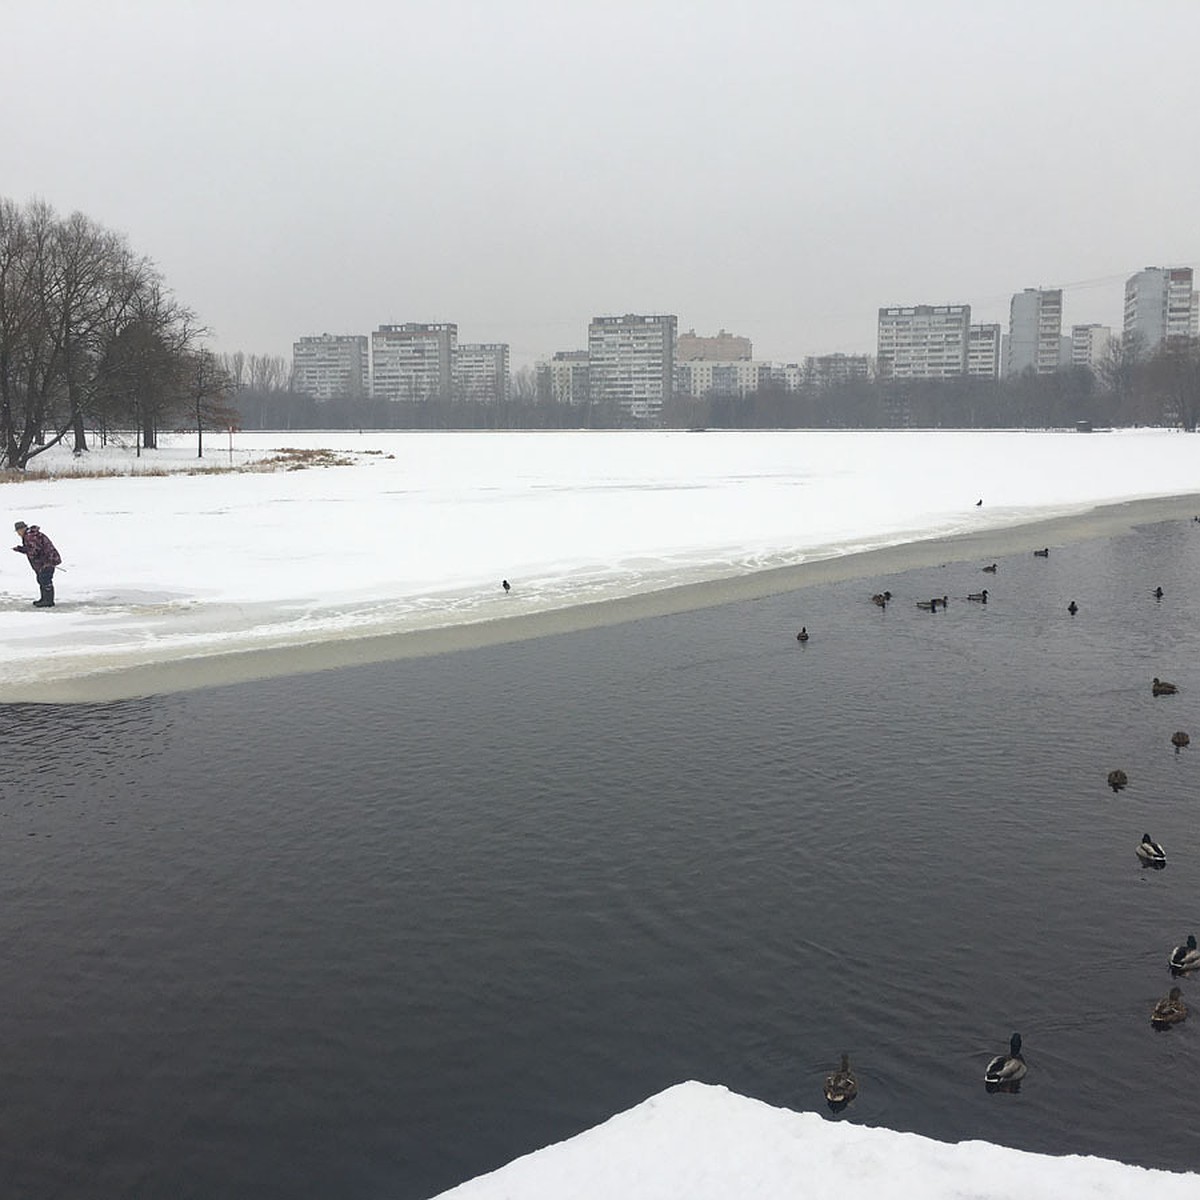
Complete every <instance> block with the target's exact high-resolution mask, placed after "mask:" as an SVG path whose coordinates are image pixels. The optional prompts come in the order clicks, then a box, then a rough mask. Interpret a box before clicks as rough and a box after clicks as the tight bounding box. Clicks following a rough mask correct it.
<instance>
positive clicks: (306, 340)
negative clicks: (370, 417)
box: [292, 333, 368, 400]
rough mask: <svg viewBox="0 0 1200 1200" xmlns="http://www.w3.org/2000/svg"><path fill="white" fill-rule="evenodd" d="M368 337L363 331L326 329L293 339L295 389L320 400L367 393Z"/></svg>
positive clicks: (293, 380)
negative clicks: (338, 331) (346, 331)
mask: <svg viewBox="0 0 1200 1200" xmlns="http://www.w3.org/2000/svg"><path fill="white" fill-rule="evenodd" d="M367 372H368V359H367V339H366V338H365V337H364V336H363V335H362V334H332V333H323V334H321V335H320V336H319V337H302V338H301V339H300V340H299V341H298V342H293V343H292V389H293V391H297V392H301V393H303V394H304V395H306V396H314V397H316V399H318V400H332V399H333V398H334V397H342V396H365V395H366V394H367V378H368V374H367Z"/></svg>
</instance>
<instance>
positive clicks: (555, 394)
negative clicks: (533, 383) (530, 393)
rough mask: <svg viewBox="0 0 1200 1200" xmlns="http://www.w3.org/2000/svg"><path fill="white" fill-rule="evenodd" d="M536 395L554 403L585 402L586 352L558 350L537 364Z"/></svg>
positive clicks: (586, 391) (586, 392)
mask: <svg viewBox="0 0 1200 1200" xmlns="http://www.w3.org/2000/svg"><path fill="white" fill-rule="evenodd" d="M537 370H538V396H539V397H540V398H542V399H545V400H549V401H553V402H554V403H555V404H586V403H587V400H588V352H587V351H586V350H559V351H558V352H557V353H556V354H555V355H554V357H553V358H551V360H550V361H549V362H548V363H546V362H543V363H539V364H538V369H537Z"/></svg>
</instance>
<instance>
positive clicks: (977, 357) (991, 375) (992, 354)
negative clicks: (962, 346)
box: [967, 322, 1004, 379]
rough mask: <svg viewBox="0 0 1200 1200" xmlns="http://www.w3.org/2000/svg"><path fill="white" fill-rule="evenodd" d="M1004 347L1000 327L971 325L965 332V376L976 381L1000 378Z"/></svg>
mask: <svg viewBox="0 0 1200 1200" xmlns="http://www.w3.org/2000/svg"><path fill="white" fill-rule="evenodd" d="M1003 345H1004V337H1003V335H1002V332H1001V329H1000V325H999V323H998V322H997V323H996V324H994V325H972V326H971V328H970V329H969V330H968V332H967V374H968V375H972V376H975V377H976V378H978V379H999V378H1000V362H1001V358H1000V352H1001V348H1002V346H1003Z"/></svg>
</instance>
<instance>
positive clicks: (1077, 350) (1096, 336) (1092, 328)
mask: <svg viewBox="0 0 1200 1200" xmlns="http://www.w3.org/2000/svg"><path fill="white" fill-rule="evenodd" d="M1111 344H1112V330H1111V329H1109V327H1108V326H1107V325H1072V326H1071V365H1072V366H1073V367H1087V368H1088V370H1090V371H1094V370H1096V368H1097V367H1099V366H1100V365H1101V363H1103V362H1104V360H1105V358H1107V357H1108V348H1109V346H1110V345H1111Z"/></svg>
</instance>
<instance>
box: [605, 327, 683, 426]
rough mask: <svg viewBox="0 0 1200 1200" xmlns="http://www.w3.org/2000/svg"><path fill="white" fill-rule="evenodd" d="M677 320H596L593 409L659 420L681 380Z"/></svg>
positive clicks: (642, 418) (640, 418)
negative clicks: (678, 375) (676, 382)
mask: <svg viewBox="0 0 1200 1200" xmlns="http://www.w3.org/2000/svg"><path fill="white" fill-rule="evenodd" d="M676 325H677V318H676V317H674V316H642V315H639V314H636V313H626V314H625V316H623V317H593V318H592V321H591V323H590V324H589V325H588V388H589V393H590V396H591V399H592V402H593V403H601V404H603V403H612V404H615V405H616V406H617V407H618V408H619V409H620V410H621V412H623V413H625V414H626V415H627V416H631V417H635V418H637V419H638V420H649V421H653V420H657V419H658V418H659V416H661V414H662V410H663V405H664V404H665V403H667V402H668V401H669V400H670V399H671V395H672V392H673V389H674V379H675V331H676Z"/></svg>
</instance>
